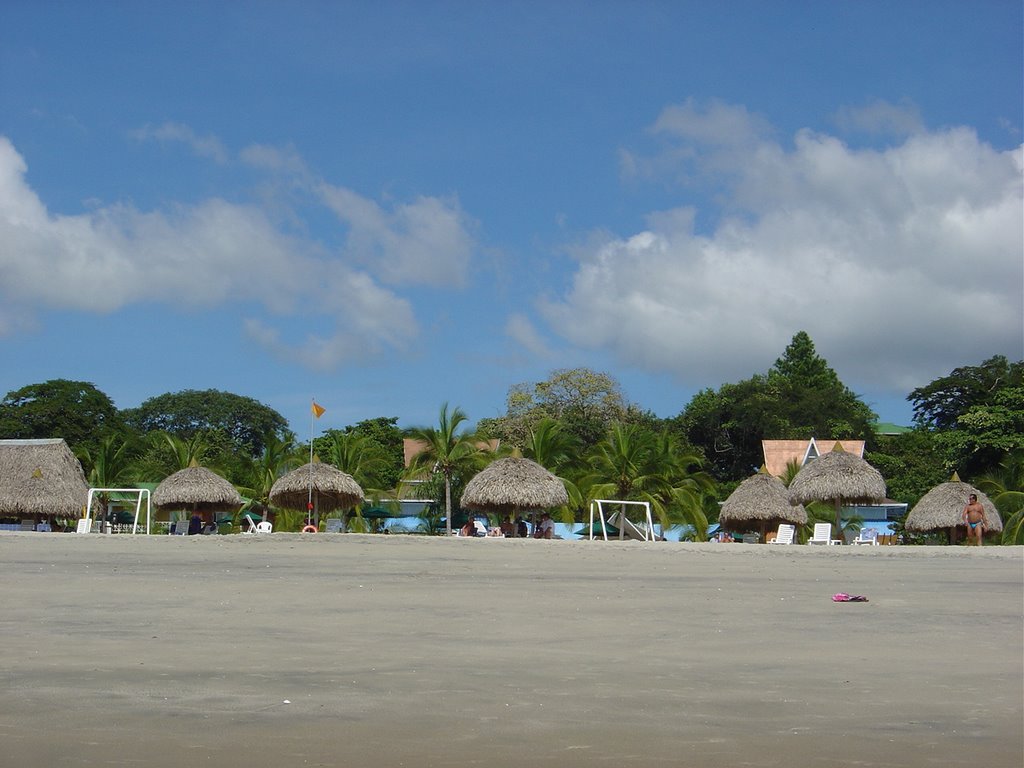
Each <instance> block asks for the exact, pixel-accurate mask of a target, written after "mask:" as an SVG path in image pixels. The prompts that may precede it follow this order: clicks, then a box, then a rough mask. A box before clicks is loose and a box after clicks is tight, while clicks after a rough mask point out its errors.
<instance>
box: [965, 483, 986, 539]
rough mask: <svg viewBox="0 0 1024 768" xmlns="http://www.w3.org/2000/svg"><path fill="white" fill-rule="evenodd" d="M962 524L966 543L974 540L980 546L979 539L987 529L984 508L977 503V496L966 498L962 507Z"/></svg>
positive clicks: (972, 495)
mask: <svg viewBox="0 0 1024 768" xmlns="http://www.w3.org/2000/svg"><path fill="white" fill-rule="evenodd" d="M963 519H964V524H965V525H966V526H967V541H968V542H969V541H970V540H971V539H972V538H974V539H975V540H976V542H977V544H978V546H979V547H980V546H981V538H982V536H984V535H985V529H986V528H988V520H987V519H986V518H985V508H984V507H983V506H981V504H979V503H978V496H977V494H974V493H972V494H971V495H970V496H968V497H967V506H966V507H964V514H963Z"/></svg>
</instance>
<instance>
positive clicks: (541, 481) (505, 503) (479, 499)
mask: <svg viewBox="0 0 1024 768" xmlns="http://www.w3.org/2000/svg"><path fill="white" fill-rule="evenodd" d="M568 502H569V494H568V493H566V490H565V485H563V484H562V481H561V480H559V479H558V478H557V477H556V476H555V475H553V474H551V473H550V472H548V471H547V470H546V469H544V467H542V466H541V465H540V464H538V463H537V462H535V461H531V460H530V459H524V458H522V457H519V456H509V457H506V458H504V459H498V460H497V461H494V462H491V464H490V465H489V466H488V467H487V468H486V469H483V470H482V471H480V472H478V473H477V474H476V475H474V476H473V478H472V479H471V480H470V481H469V482H468V483H466V489H465V490H464V491H463V492H462V506H463V507H465V508H467V509H475V510H477V511H480V512H492V513H493V512H497V513H508V514H511V513H514V512H516V511H517V510H528V509H548V508H550V507H560V506H562V505H563V504H567V503H568Z"/></svg>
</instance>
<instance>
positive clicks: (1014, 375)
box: [907, 355, 1024, 477]
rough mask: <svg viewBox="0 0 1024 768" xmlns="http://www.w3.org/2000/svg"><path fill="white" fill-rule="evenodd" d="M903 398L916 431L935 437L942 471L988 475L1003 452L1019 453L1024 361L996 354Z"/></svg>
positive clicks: (1023, 432) (1023, 439) (1023, 436)
mask: <svg viewBox="0 0 1024 768" xmlns="http://www.w3.org/2000/svg"><path fill="white" fill-rule="evenodd" d="M907 399H908V400H910V401H911V402H913V403H914V416H915V420H916V422H917V425H918V427H919V428H920V429H927V430H930V431H932V432H933V434H934V435H935V439H936V442H937V443H938V444H939V445H940V447H941V449H942V450H943V452H944V454H945V459H946V467H945V468H946V470H947V471H952V470H953V469H955V470H957V471H958V472H959V473H960V474H961V476H963V477H974V476H977V475H981V474H985V473H987V472H993V471H996V469H997V468H998V466H999V464H1000V462H1002V460H1003V458H1004V457H1005V455H1006V453H1007V452H1010V451H1016V450H1020V449H1024V362H1016V363H1010V362H1009V361H1008V360H1007V359H1006V358H1005V357H1003V356H1001V355H997V356H995V357H992V358H989V359H988V360H986V361H985V362H984V363H982V364H981V365H979V366H965V367H962V368H957V369H955V370H954V371H953V372H952V373H950V374H949V375H948V376H943V377H942V378H939V379H936V380H935V381H933V382H932V383H931V384H928V385H927V386H925V387H920V388H918V389H915V390H914V391H913V392H911V393H910V395H909V396H908V397H907Z"/></svg>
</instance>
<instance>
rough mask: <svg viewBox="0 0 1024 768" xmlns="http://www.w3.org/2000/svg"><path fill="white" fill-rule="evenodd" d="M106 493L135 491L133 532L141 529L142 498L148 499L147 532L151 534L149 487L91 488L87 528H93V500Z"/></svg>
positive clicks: (87, 505)
mask: <svg viewBox="0 0 1024 768" xmlns="http://www.w3.org/2000/svg"><path fill="white" fill-rule="evenodd" d="M104 493H133V494H135V522H133V523H132V534H135V533H137V532H138V530H139V515H140V514H141V513H142V500H143V499H145V500H146V534H147V535H148V534H149V523H150V493H149V489H148V488H90V489H89V498H88V500H87V501H86V504H85V519H86V520H88V521H89V526H88V528H87V530H91V529H92V500H93V499H94V498H96V497H97V496H99V495H100V494H104Z"/></svg>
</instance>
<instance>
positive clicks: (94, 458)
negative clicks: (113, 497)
mask: <svg viewBox="0 0 1024 768" xmlns="http://www.w3.org/2000/svg"><path fill="white" fill-rule="evenodd" d="M141 448H142V444H141V442H140V441H139V440H138V439H137V438H135V437H134V436H132V435H127V436H126V435H121V434H112V435H107V436H106V437H104V438H102V439H101V440H100V441H99V443H98V444H97V445H95V446H94V447H89V446H85V447H82V448H79V449H78V451H77V452H76V453H77V456H78V460H79V461H80V462H81V464H82V469H83V470H84V471H85V478H86V481H87V482H88V483H89V486H90V487H91V488H123V487H125V486H127V485H129V484H131V483H133V482H135V481H136V480H137V479H139V478H138V477H137V474H136V473H137V466H136V459H137V457H138V455H139V453H140V451H141Z"/></svg>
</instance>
